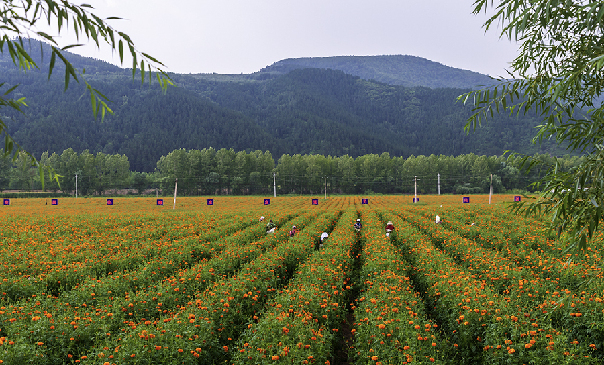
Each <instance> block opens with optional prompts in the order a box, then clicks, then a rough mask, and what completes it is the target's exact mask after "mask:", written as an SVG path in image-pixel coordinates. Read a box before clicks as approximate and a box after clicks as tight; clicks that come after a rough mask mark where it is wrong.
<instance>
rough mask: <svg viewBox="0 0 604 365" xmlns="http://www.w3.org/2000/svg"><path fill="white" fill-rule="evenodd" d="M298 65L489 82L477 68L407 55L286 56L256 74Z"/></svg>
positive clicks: (417, 79)
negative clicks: (449, 64) (472, 69)
mask: <svg viewBox="0 0 604 365" xmlns="http://www.w3.org/2000/svg"><path fill="white" fill-rule="evenodd" d="M301 68H324V69H332V70H340V71H343V72H344V73H347V74H350V75H353V76H359V77H360V78H362V79H364V80H375V81H379V82H382V83H385V84H390V85H402V86H409V87H412V86H426V87H430V88H441V87H451V88H462V89H465V88H475V87H477V86H480V85H491V84H493V80H492V79H491V78H490V77H488V76H486V75H483V74H480V73H478V72H473V71H468V70H461V69H458V68H452V67H448V66H445V65H443V64H440V63H438V62H434V61H430V60H427V59H425V58H421V57H415V56H407V55H385V56H337V57H309V58H288V59H285V60H281V61H279V62H275V63H273V64H272V65H270V66H268V67H265V68H263V69H262V70H260V72H258V73H257V75H259V76H266V75H275V74H276V75H282V74H287V73H289V72H290V71H293V70H297V69H301Z"/></svg>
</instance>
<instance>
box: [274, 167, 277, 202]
mask: <svg viewBox="0 0 604 365" xmlns="http://www.w3.org/2000/svg"><path fill="white" fill-rule="evenodd" d="M273 197H275V198H276V197H277V174H276V173H274V172H273Z"/></svg>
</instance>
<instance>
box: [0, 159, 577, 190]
mask: <svg viewBox="0 0 604 365" xmlns="http://www.w3.org/2000/svg"><path fill="white" fill-rule="evenodd" d="M533 157H534V159H536V160H538V161H540V162H541V163H540V164H537V165H535V166H533V167H532V168H531V169H530V170H529V169H527V168H525V167H523V165H522V161H521V160H522V158H520V157H514V156H511V157H506V156H486V155H482V156H479V155H475V154H472V153H470V154H464V155H459V156H445V155H434V154H432V155H429V156H424V155H419V156H409V157H407V158H405V157H398V156H390V154H389V153H388V152H384V153H382V154H366V155H362V156H359V157H356V158H354V157H351V156H349V155H343V156H338V157H336V156H324V155H319V154H305V155H302V154H293V155H290V154H283V155H281V157H279V158H278V159H277V160H275V158H274V157H273V155H272V154H271V152H269V151H264V152H263V151H260V150H255V151H249V152H248V151H235V150H234V149H232V148H231V149H226V148H221V149H214V148H204V149H202V150H186V149H177V150H174V151H172V152H170V153H168V154H167V155H165V156H162V157H161V158H160V159H159V161H157V163H156V168H155V171H153V172H149V173H148V172H137V171H131V170H130V162H129V160H128V157H127V156H126V155H120V154H106V153H103V152H98V153H96V154H92V153H90V152H89V151H87V150H85V151H84V152H82V153H77V152H75V151H74V150H73V149H71V148H68V149H66V150H64V151H63V152H62V153H61V154H57V153H52V154H49V153H48V152H45V153H43V154H42V155H41V157H40V159H39V161H40V163H41V164H42V165H44V166H50V167H52V168H53V169H54V171H55V172H56V173H57V174H59V175H60V177H59V182H58V183H57V182H55V181H48V180H47V181H46V185H45V190H48V191H52V192H63V193H65V194H71V195H75V194H76V190H77V193H78V194H79V195H106V194H124V193H129V194H144V193H145V192H146V193H151V192H152V193H153V194H155V191H156V190H157V192H158V193H159V192H161V194H163V195H171V194H173V193H174V187H175V183H176V180H177V179H178V195H185V196H195V195H252V194H265V195H266V194H271V195H272V194H273V192H274V189H275V188H276V190H277V194H279V195H283V194H325V193H327V194H372V193H379V194H412V193H414V192H415V189H416V186H417V192H418V193H419V194H436V193H438V192H439V191H440V193H441V194H480V193H487V192H488V191H489V189H490V186H491V184H492V186H493V191H494V192H495V193H504V192H510V191H532V190H534V187H532V186H531V184H532V183H533V182H536V181H538V180H539V179H541V178H542V177H543V176H544V175H545V174H546V172H547V171H548V169H549V167H550V166H553V165H554V164H555V163H556V161H558V163H559V166H560V168H561V169H562V170H565V171H570V170H571V169H572V168H573V167H574V166H577V165H578V164H579V163H580V162H581V161H582V157H577V156H565V157H562V158H558V159H556V158H555V157H552V156H550V155H547V154H536V155H534V156H533ZM76 184H77V186H76ZM39 189H41V183H40V176H39V174H38V170H37V169H36V168H34V167H32V166H31V163H30V160H29V158H28V156H27V155H25V154H24V153H21V154H18V155H17V156H16V158H14V159H11V158H4V159H0V190H3V191H6V190H20V191H32V190H39Z"/></svg>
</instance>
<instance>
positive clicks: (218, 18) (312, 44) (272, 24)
mask: <svg viewBox="0 0 604 365" xmlns="http://www.w3.org/2000/svg"><path fill="white" fill-rule="evenodd" d="M473 2H474V0H346V1H344V0H305V1H299V0H298V1H291V0H170V1H167V0H163V1H160V0H89V1H88V3H90V4H91V5H92V6H93V7H95V13H96V14H97V15H99V16H101V17H108V16H119V17H121V18H123V20H115V21H111V23H110V24H112V25H113V26H114V27H115V28H117V29H118V30H122V31H124V32H125V33H127V34H128V35H130V37H131V38H132V40H133V41H134V43H135V44H136V46H137V47H138V48H139V50H141V51H143V52H146V53H149V54H151V55H152V56H154V57H156V58H158V59H159V60H161V61H162V62H163V63H164V64H165V65H166V66H167V70H168V71H171V72H177V73H211V72H216V73H251V72H255V71H258V70H260V69H261V68H263V67H265V66H268V65H270V64H272V63H274V62H277V61H279V60H282V59H285V58H297V57H326V56H342V55H345V56H349V55H354V56H366V55H394V54H404V55H413V56H418V57H423V58H427V59H429V60H432V61H436V62H440V63H442V64H445V65H448V66H452V67H456V68H461V69H466V70H472V71H477V72H480V73H483V74H489V75H491V76H503V75H505V71H504V70H505V69H506V68H507V67H508V65H509V62H511V61H512V60H513V58H514V56H515V54H516V51H517V47H516V45H514V44H512V43H510V42H509V41H507V40H503V39H501V40H500V39H499V33H498V32H497V31H496V30H489V32H487V33H485V31H484V29H483V28H482V24H483V23H484V21H485V20H486V18H487V17H486V15H485V14H481V15H473V14H472V4H473ZM69 42H70V40H69V39H64V40H63V41H62V43H63V44H62V45H64V44H68V43H69ZM77 53H80V54H83V55H86V56H91V57H95V58H101V59H105V60H108V61H110V62H113V63H116V62H118V61H119V58H118V57H117V55H116V56H114V57H113V60H112V59H111V54H110V53H109V52H107V51H106V50H101V51H99V50H97V49H95V48H94V47H87V48H85V49H79V50H78V51H77ZM127 66H128V65H127Z"/></svg>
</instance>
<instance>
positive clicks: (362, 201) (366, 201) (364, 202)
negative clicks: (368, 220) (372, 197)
mask: <svg viewBox="0 0 604 365" xmlns="http://www.w3.org/2000/svg"><path fill="white" fill-rule="evenodd" d="M361 204H369V199H361Z"/></svg>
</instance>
